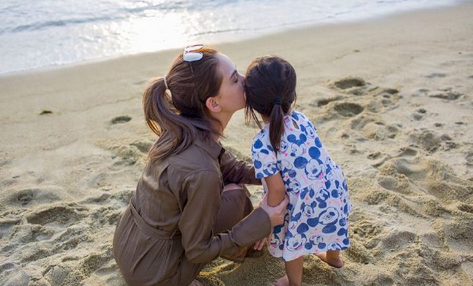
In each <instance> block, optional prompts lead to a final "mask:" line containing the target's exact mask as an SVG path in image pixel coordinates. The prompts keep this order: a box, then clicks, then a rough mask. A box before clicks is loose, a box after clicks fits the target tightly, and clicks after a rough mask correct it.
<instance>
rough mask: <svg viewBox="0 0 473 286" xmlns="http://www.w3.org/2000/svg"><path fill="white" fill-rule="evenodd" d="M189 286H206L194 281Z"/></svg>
mask: <svg viewBox="0 0 473 286" xmlns="http://www.w3.org/2000/svg"><path fill="white" fill-rule="evenodd" d="M189 286H205V285H204V284H202V283H201V282H199V281H197V280H194V281H192V282H191V284H189Z"/></svg>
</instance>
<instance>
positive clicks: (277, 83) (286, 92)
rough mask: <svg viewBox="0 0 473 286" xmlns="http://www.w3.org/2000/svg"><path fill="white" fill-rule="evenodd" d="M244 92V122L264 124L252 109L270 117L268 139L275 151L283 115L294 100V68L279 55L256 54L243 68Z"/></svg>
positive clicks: (279, 139) (277, 149) (277, 148)
mask: <svg viewBox="0 0 473 286" xmlns="http://www.w3.org/2000/svg"><path fill="white" fill-rule="evenodd" d="M245 92H246V109H245V119H246V123H247V124H248V123H249V122H250V121H251V120H254V121H255V122H256V124H257V125H258V127H259V128H261V129H262V128H263V126H262V124H261V122H260V121H259V119H258V117H257V116H256V114H255V111H257V112H258V113H259V114H261V115H264V116H265V117H267V118H269V140H270V142H271V145H272V147H273V149H274V151H275V152H278V151H279V148H280V145H281V137H282V135H283V134H284V122H283V120H284V116H285V115H286V114H287V113H288V112H289V110H290V109H291V106H292V104H293V103H294V101H295V100H296V71H295V70H294V68H293V67H292V65H291V64H290V63H288V62H287V61H286V60H284V59H282V58H280V57H277V56H265V57H261V58H257V59H255V60H254V61H253V62H252V63H251V64H250V66H249V67H248V69H247V71H246V79H245Z"/></svg>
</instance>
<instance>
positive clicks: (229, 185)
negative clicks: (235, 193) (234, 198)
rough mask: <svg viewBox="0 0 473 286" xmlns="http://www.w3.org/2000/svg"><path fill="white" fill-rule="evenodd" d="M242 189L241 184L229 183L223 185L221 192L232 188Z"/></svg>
mask: <svg viewBox="0 0 473 286" xmlns="http://www.w3.org/2000/svg"><path fill="white" fill-rule="evenodd" d="M243 189H244V188H243V185H238V184H234V183H231V184H228V185H225V187H224V188H223V191H222V192H228V191H232V190H243Z"/></svg>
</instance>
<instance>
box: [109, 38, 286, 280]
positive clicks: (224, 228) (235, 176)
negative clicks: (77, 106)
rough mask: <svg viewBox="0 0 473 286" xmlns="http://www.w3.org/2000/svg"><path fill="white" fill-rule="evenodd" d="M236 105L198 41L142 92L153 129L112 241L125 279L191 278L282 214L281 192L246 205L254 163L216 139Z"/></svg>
mask: <svg viewBox="0 0 473 286" xmlns="http://www.w3.org/2000/svg"><path fill="white" fill-rule="evenodd" d="M244 106H245V99H244V92H243V77H242V76H241V75H240V74H239V73H238V72H237V71H236V69H235V65H234V64H233V62H232V61H231V60H230V59H229V58H228V57H226V56H225V55H223V54H220V53H218V52H216V51H215V50H212V49H208V48H204V47H203V46H201V45H198V46H190V47H187V48H186V49H185V50H184V52H183V54H180V55H178V56H177V57H176V59H175V60H174V62H173V63H172V65H171V69H170V70H169V72H168V74H167V75H166V76H165V77H163V78H156V79H154V80H152V82H151V83H150V85H149V87H148V88H147V89H146V90H145V92H144V95H143V108H144V114H145V118H146V122H147V123H148V126H149V127H150V128H151V130H152V131H153V132H154V133H156V134H157V135H158V136H160V137H159V139H158V140H157V142H156V143H155V144H154V146H153V147H152V148H151V150H150V151H149V158H148V163H147V165H146V167H145V170H144V172H143V175H142V177H141V178H140V180H139V182H138V186H137V188H136V191H135V193H134V195H133V197H132V199H131V201H130V204H129V206H128V208H127V210H126V211H125V213H124V215H123V216H122V218H121V220H120V222H119V224H118V226H117V229H116V231H115V235H114V239H113V251H114V257H115V260H116V261H117V264H118V266H119V268H120V270H121V272H122V274H123V277H124V278H125V280H126V281H127V283H128V284H129V285H156V286H157V285H166V286H172V285H182V286H188V285H190V284H191V283H192V285H199V284H198V282H196V281H194V282H193V280H194V279H195V277H196V276H197V275H198V274H199V272H200V270H201V269H202V268H203V267H204V265H205V264H206V263H208V262H210V261H212V260H214V259H216V258H217V257H219V256H222V257H225V258H227V259H232V260H235V261H242V260H243V258H244V257H245V256H247V255H248V250H249V249H250V246H251V245H252V244H254V243H255V242H257V241H259V240H260V239H262V238H264V237H267V236H268V235H269V234H270V232H271V230H272V227H273V226H275V225H278V224H281V223H282V222H283V216H284V213H285V208H286V205H287V200H285V201H283V203H281V205H279V206H277V207H274V208H271V207H269V206H268V205H267V202H266V200H263V202H262V204H261V205H260V207H259V208H257V209H255V210H253V207H252V204H251V201H250V200H249V194H248V191H247V190H246V189H245V188H244V187H242V185H241V184H248V183H250V184H259V183H260V182H259V181H257V180H256V179H255V176H254V175H255V174H254V169H253V168H252V167H250V166H249V165H247V164H246V163H244V162H241V161H238V160H237V159H235V157H233V156H232V155H231V154H230V153H228V152H226V151H225V149H223V148H222V146H221V145H220V144H219V143H218V139H219V138H220V137H221V136H222V133H223V131H224V129H225V127H226V126H227V124H228V122H229V121H230V119H231V117H232V115H233V113H234V112H235V111H237V110H239V109H242V108H243V107H244Z"/></svg>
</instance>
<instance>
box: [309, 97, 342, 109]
mask: <svg viewBox="0 0 473 286" xmlns="http://www.w3.org/2000/svg"><path fill="white" fill-rule="evenodd" d="M340 99H342V97H341V96H336V97H330V98H322V99H319V100H317V101H316V104H315V105H317V107H321V106H325V105H327V104H329V103H330V102H332V101H338V100H340Z"/></svg>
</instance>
